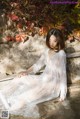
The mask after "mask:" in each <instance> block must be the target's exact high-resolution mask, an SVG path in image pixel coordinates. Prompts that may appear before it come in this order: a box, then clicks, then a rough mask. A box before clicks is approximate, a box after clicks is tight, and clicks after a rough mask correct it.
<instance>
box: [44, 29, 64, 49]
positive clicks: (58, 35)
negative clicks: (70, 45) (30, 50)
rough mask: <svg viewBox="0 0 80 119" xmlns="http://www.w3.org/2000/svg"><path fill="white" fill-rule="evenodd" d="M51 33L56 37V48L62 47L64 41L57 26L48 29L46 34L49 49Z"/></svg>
mask: <svg viewBox="0 0 80 119" xmlns="http://www.w3.org/2000/svg"><path fill="white" fill-rule="evenodd" d="M51 35H54V36H55V37H56V40H57V41H58V44H57V48H58V50H61V49H64V47H65V43H64V37H63V33H62V32H61V31H60V30H59V29H57V28H52V29H50V30H49V31H48V33H47V36H46V45H47V46H48V47H49V48H50V49H51V47H50V43H49V40H50V37H51Z"/></svg>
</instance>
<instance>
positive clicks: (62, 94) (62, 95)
mask: <svg viewBox="0 0 80 119" xmlns="http://www.w3.org/2000/svg"><path fill="white" fill-rule="evenodd" d="M66 94H67V75H66V54H65V52H64V51H63V52H61V53H60V99H61V100H64V99H65V98H66Z"/></svg>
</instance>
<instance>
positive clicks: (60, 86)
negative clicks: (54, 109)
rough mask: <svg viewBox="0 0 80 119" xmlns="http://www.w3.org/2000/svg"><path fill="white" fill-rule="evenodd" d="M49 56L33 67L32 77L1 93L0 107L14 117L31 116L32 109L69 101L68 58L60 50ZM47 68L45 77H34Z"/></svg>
mask: <svg viewBox="0 0 80 119" xmlns="http://www.w3.org/2000/svg"><path fill="white" fill-rule="evenodd" d="M48 52H49V50H47V51H46V53H44V54H43V55H42V56H41V57H40V59H39V60H38V61H37V63H35V64H34V65H33V69H34V70H33V73H32V74H29V75H26V76H22V77H21V78H18V77H16V78H14V79H13V80H12V82H10V84H8V85H5V86H4V87H3V88H2V89H1V90H0V103H1V104H2V106H3V107H4V108H6V109H8V110H9V111H10V112H11V113H12V114H21V115H26V116H27V115H28V116H29V114H31V112H30V111H31V109H32V107H31V108H30V106H31V105H36V104H38V103H41V102H44V101H48V100H50V99H54V98H57V97H59V96H60V98H61V99H64V98H65V97H66V93H67V77H66V54H65V52H64V51H63V50H60V51H59V52H57V53H55V54H53V55H52V56H51V57H50V56H49V53H48ZM44 65H46V67H45V69H44V71H43V73H42V74H40V75H35V73H36V72H38V71H39V70H40V69H41V67H43V66H44ZM33 107H34V106H33ZM21 109H23V111H21Z"/></svg>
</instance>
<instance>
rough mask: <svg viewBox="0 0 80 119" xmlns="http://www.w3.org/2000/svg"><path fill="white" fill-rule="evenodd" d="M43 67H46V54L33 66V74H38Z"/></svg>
mask: <svg viewBox="0 0 80 119" xmlns="http://www.w3.org/2000/svg"><path fill="white" fill-rule="evenodd" d="M43 66H45V54H44V53H43V54H42V55H41V57H40V58H39V60H38V61H37V62H36V63H35V64H34V65H33V66H32V67H33V73H37V72H38V71H39V70H40V69H41V68H42V67H43Z"/></svg>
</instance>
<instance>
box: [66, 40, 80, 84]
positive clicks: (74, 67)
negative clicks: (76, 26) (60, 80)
mask: <svg viewBox="0 0 80 119" xmlns="http://www.w3.org/2000/svg"><path fill="white" fill-rule="evenodd" d="M66 53H67V74H68V82H69V83H72V82H75V81H77V80H80V42H79V41H77V40H75V42H72V43H70V42H69V41H67V42H66Z"/></svg>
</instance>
